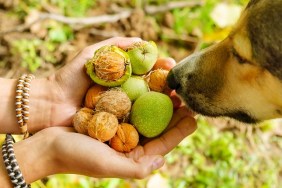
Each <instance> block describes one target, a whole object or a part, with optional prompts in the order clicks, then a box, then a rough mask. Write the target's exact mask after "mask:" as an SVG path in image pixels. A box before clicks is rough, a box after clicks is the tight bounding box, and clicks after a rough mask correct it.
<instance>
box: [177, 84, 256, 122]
mask: <svg viewBox="0 0 282 188" xmlns="http://www.w3.org/2000/svg"><path fill="white" fill-rule="evenodd" d="M177 93H178V95H179V96H180V97H181V98H182V99H183V100H184V102H185V103H186V105H187V106H188V107H189V108H190V109H191V110H192V111H194V112H196V113H198V114H201V115H204V116H208V117H230V118H233V119H236V120H238V121H240V122H244V123H248V124H254V123H257V122H259V120H257V119H256V118H254V117H253V116H252V115H251V114H250V113H249V112H248V111H246V110H244V109H232V110H230V109H226V108H222V107H220V105H219V106H217V105H215V104H213V103H211V102H209V101H210V100H209V99H206V98H205V97H203V96H202V97H199V96H200V95H199V94H191V93H190V94H187V93H185V94H183V93H181V87H179V88H178V91H177Z"/></svg>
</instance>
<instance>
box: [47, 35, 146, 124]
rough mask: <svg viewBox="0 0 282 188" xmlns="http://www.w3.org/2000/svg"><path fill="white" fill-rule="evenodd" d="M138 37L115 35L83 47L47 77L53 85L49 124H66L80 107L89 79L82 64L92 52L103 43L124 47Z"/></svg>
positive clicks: (136, 40)
mask: <svg viewBox="0 0 282 188" xmlns="http://www.w3.org/2000/svg"><path fill="white" fill-rule="evenodd" d="M138 41H141V39H140V38H125V37H115V38H111V39H108V40H105V41H102V42H99V43H96V44H94V45H91V46H88V47H86V48H84V49H83V50H82V51H81V52H80V53H79V54H78V55H77V56H76V57H74V59H73V60H72V61H71V62H69V63H68V64H66V65H65V66H64V67H63V68H61V69H60V70H58V71H57V72H56V73H55V74H53V75H51V76H50V77H48V80H49V81H50V82H51V83H52V85H53V91H55V97H53V103H54V105H53V109H52V110H53V111H52V118H51V119H52V122H51V126H68V125H71V120H72V117H73V115H74V114H75V112H76V111H77V110H78V109H79V108H80V107H81V104H82V102H83V98H84V96H85V94H86V92H87V90H88V88H89V87H90V84H91V82H92V81H91V80H90V78H89V76H88V75H87V74H86V71H85V69H84V64H85V63H86V62H87V60H89V59H91V58H92V57H93V55H94V52H95V51H96V50H97V49H99V48H100V47H102V46H105V45H116V46H118V47H120V48H126V47H128V46H129V45H131V44H133V43H134V42H138Z"/></svg>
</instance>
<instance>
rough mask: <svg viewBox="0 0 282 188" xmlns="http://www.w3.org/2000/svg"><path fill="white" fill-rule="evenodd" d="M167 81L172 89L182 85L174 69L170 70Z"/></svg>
mask: <svg viewBox="0 0 282 188" xmlns="http://www.w3.org/2000/svg"><path fill="white" fill-rule="evenodd" d="M166 81H167V84H168V87H169V88H170V89H177V88H179V87H180V84H179V82H177V80H176V78H175V75H174V73H173V71H172V70H171V71H169V73H168V75H167V79H166Z"/></svg>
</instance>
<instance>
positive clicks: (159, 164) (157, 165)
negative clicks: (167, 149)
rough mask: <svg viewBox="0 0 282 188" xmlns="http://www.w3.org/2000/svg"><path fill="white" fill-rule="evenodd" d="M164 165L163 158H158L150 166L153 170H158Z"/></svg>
mask: <svg viewBox="0 0 282 188" xmlns="http://www.w3.org/2000/svg"><path fill="white" fill-rule="evenodd" d="M163 165H164V158H163V157H158V158H156V159H155V160H154V162H153V164H152V168H153V170H156V169H159V168H161V167H162V166H163Z"/></svg>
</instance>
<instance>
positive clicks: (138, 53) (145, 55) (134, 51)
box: [126, 41, 158, 75]
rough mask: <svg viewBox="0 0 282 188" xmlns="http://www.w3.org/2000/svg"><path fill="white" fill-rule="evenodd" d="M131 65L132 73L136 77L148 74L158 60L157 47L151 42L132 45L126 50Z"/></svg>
mask: <svg viewBox="0 0 282 188" xmlns="http://www.w3.org/2000/svg"><path fill="white" fill-rule="evenodd" d="M126 51H127V54H128V55H129V57H130V62H131V65H132V72H133V73H134V74H137V75H142V74H146V73H147V72H149V71H150V70H151V69H152V68H153V66H154V64H155V63H156V61H157V59H158V47H157V45H156V43H155V42H153V41H149V42H147V41H142V42H137V43H134V44H133V45H132V46H130V47H129V48H128V49H127V50H126Z"/></svg>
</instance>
